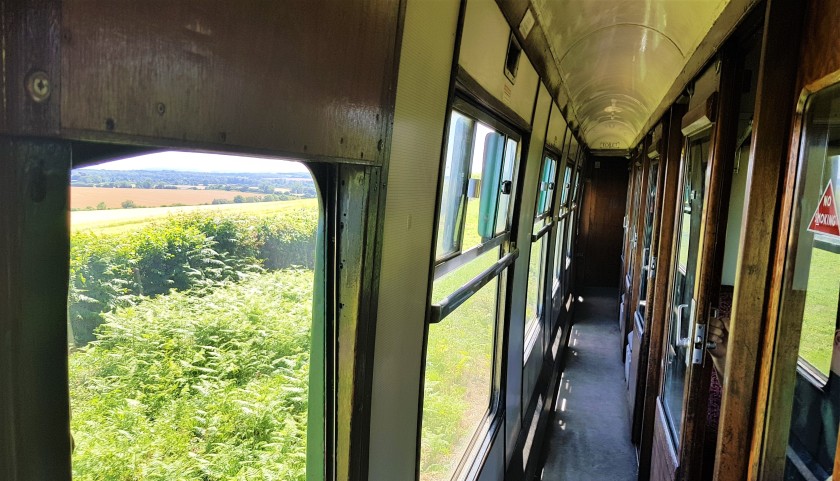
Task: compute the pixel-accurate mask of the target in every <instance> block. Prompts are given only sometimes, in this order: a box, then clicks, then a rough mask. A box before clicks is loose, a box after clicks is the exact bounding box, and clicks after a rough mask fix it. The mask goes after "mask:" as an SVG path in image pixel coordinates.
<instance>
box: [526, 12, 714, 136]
mask: <svg viewBox="0 0 840 481" xmlns="http://www.w3.org/2000/svg"><path fill="white" fill-rule="evenodd" d="M529 2H530V5H531V8H532V9H533V11H534V14H535V15H536V17H537V22H538V23H539V24H540V25H541V26H542V28H543V30H544V32H545V35H546V40H547V43H548V50H549V52H550V55H551V59H549V61H550V62H551V61H553V63H554V66H556V68H557V69H558V71H559V73H560V77H561V82H562V84H563V87H564V89H565V90H566V92H565V93H566V94H567V95H568V99H569V108H570V109H571V110H572V112H571V113H572V115H573V116H574V117H575V118H576V119H577V121H578V123H579V125H580V134H581V135H582V137H583V139H584V140H585V142H586V144H587V145H588V146H589V147H590V149H593V150H624V149H628V148H631V147H634V145H633V142H634V141H635V140H636V139H637V138H638V137H639V135H640V134H641V133H642V129H643V128H645V126H646V124H647V122H648V121H649V120H650V119H651V116H652V115H653V114H654V111H655V110H656V109H657V107H658V106H659V105H660V103H661V102H662V101H663V98H664V97H665V96H666V94H667V93H668V91H669V90H670V89H671V87H672V85H673V84H674V81H675V80H676V79H677V77H678V75H679V74H680V72H681V71H682V70H683V68H684V67H685V66H686V63H687V62H688V61H689V59H690V58H691V56H692V54H693V53H694V52H695V50H696V49H697V47H698V45H700V43H701V41H703V39H704V38H705V37H706V34H707V33H708V32H709V30H710V29H711V27H712V25H713V24H714V23H715V20H716V19H717V18H718V16H719V15H720V14H721V12H722V11H723V10H724V8H725V7H726V5H727V3H728V0H529Z"/></svg>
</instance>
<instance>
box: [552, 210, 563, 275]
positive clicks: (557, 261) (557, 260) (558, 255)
mask: <svg viewBox="0 0 840 481" xmlns="http://www.w3.org/2000/svg"><path fill="white" fill-rule="evenodd" d="M560 213H561V217H560V221H559V222H558V223H557V235H556V237H555V243H554V281H555V284H556V283H557V282H559V281H560V274H562V273H563V266H564V265H565V262H563V240H564V239H565V238H566V230H565V229H566V216H565V215H563V209H562V208H561V212H560Z"/></svg>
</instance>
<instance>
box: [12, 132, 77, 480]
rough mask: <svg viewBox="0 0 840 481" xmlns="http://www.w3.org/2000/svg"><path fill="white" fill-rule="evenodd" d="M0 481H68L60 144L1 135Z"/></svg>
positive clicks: (66, 155)
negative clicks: (42, 480)
mask: <svg viewBox="0 0 840 481" xmlns="http://www.w3.org/2000/svg"><path fill="white" fill-rule="evenodd" d="M0 165H2V166H3V174H2V175H0V206H2V208H0V346H2V347H0V479H3V480H4V481H28V480H36V479H37V480H41V479H44V480H47V479H49V480H68V479H70V417H69V414H70V406H69V402H68V399H69V392H68V385H67V285H68V279H69V275H70V273H69V267H68V261H67V260H68V258H69V256H70V231H69V224H68V220H69V216H68V212H67V209H68V206H67V200H68V186H69V184H70V146H69V143H67V142H54V141H33V140H23V139H13V138H9V137H0Z"/></svg>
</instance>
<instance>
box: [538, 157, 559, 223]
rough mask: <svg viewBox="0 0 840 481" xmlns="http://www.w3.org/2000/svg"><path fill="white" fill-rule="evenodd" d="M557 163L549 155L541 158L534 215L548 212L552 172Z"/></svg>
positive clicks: (552, 187) (551, 190)
mask: <svg viewBox="0 0 840 481" xmlns="http://www.w3.org/2000/svg"><path fill="white" fill-rule="evenodd" d="M556 165H557V163H556V162H555V161H554V159H552V158H551V157H545V158H544V159H543V167H542V174H541V176H540V186H539V193H538V195H537V210H536V216H537V217H538V216H540V215H543V214H546V213H548V211H549V210H550V209H551V200H552V197H553V195H554V181H555V178H554V174H555V169H556Z"/></svg>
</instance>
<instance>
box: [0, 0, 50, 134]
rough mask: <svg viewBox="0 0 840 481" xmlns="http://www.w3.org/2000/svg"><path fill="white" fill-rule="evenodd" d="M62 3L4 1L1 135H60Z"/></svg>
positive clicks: (0, 14) (0, 18) (0, 4)
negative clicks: (31, 90) (59, 60)
mask: <svg viewBox="0 0 840 481" xmlns="http://www.w3.org/2000/svg"><path fill="white" fill-rule="evenodd" d="M59 5H60V1H59V0H0V29H2V30H0V37H2V38H1V39H0V43H2V45H1V46H0V48H2V51H3V54H2V62H0V63H2V69H0V102H2V109H0V133H3V132H5V133H9V134H26V135H55V134H57V133H58V127H59V119H58V108H59V99H60V98H61V78H60V69H59V66H58V65H59V63H58V59H59V57H58V56H59V43H60V42H59V24H60V21H61V18H60V6H59ZM36 82H37V86H36V85H35V84H36ZM32 88H36V89H37V94H33V93H30V91H29V89H32Z"/></svg>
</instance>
